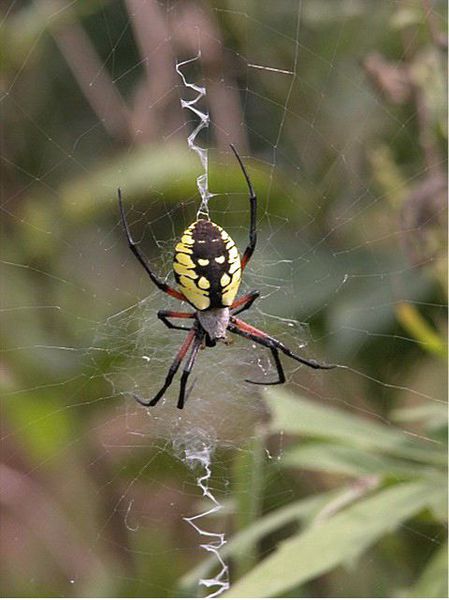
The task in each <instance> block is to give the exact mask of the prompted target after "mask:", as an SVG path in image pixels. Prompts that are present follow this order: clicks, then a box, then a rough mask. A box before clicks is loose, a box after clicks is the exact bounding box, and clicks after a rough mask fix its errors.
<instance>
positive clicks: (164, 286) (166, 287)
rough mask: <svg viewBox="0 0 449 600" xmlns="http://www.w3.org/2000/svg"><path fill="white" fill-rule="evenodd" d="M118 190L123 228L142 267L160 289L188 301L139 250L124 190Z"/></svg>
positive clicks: (130, 247) (130, 246)
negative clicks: (123, 200)
mask: <svg viewBox="0 0 449 600" xmlns="http://www.w3.org/2000/svg"><path fill="white" fill-rule="evenodd" d="M117 192H118V205H119V208H120V216H121V219H122V224H123V229H124V230H125V234H126V239H127V240H128V246H129V249H130V250H131V252H132V253H133V254H134V256H135V257H136V258H137V260H138V261H139V262H140V264H141V265H142V267H143V268H144V269H145V271H146V272H147V274H148V275H149V277H150V279H151V281H152V282H153V283H154V284H155V285H156V286H157V287H158V288H159V289H160V290H162V291H163V292H165V293H166V294H168V295H169V296H172V297H173V298H177V299H178V300H186V301H187V298H186V297H185V296H184V294H182V293H181V292H178V291H177V290H175V289H173V288H172V287H170V286H169V285H168V284H167V283H165V282H164V281H162V280H161V279H160V278H159V277H158V276H157V275H155V273H153V271H152V270H151V268H150V267H149V265H148V263H147V261H146V259H145V257H144V255H143V254H142V252H141V251H140V250H139V247H138V245H137V244H136V242H135V241H134V240H133V238H132V236H131V231H130V229H129V225H128V221H127V220H126V215H125V209H124V208H123V202H122V192H121V190H120V188H119V189H118V190H117Z"/></svg>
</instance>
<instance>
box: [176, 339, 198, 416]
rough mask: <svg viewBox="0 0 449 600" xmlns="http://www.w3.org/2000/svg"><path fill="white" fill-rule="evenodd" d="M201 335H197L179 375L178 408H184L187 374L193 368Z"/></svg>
mask: <svg viewBox="0 0 449 600" xmlns="http://www.w3.org/2000/svg"><path fill="white" fill-rule="evenodd" d="M202 337H203V336H197V337H196V339H195V341H194V342H193V345H192V350H191V351H190V356H189V358H188V359H187V362H186V365H185V367H184V371H183V372H182V375H181V387H180V389H179V398H178V408H184V402H185V396H186V385H187V380H188V378H189V375H190V373H191V371H192V369H193V365H194V364H195V360H196V357H197V356H198V350H199V349H200V347H201V342H202V341H203V340H202Z"/></svg>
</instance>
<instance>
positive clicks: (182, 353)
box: [133, 328, 197, 406]
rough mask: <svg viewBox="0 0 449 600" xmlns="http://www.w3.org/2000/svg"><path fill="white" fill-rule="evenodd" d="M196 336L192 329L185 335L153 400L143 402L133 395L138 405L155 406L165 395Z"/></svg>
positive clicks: (194, 330)
mask: <svg viewBox="0 0 449 600" xmlns="http://www.w3.org/2000/svg"><path fill="white" fill-rule="evenodd" d="M196 336H197V332H196V329H195V328H192V329H191V330H190V333H189V334H188V335H187V337H186V339H185V340H184V342H183V344H182V346H181V348H180V349H179V350H178V352H177V354H176V356H175V359H174V361H173V363H172V365H171V367H170V368H169V370H168V373H167V377H166V378H165V383H164V385H163V386H162V387H161V389H160V390H159V391H158V393H157V394H156V395H155V396H154V398H152V399H151V400H143V399H142V398H139V396H138V395H137V394H133V396H134V399H135V400H137V402H138V403H139V404H142V406H155V405H156V404H157V403H158V402H159V400H160V399H161V398H162V396H163V395H164V394H165V392H166V390H167V389H168V388H169V387H170V384H171V382H172V381H173V377H174V376H175V374H176V371H177V370H178V369H179V365H180V364H181V362H182V361H183V359H184V357H185V355H186V354H187V352H188V350H189V348H190V346H191V344H192V342H193V340H194V339H195V337H196Z"/></svg>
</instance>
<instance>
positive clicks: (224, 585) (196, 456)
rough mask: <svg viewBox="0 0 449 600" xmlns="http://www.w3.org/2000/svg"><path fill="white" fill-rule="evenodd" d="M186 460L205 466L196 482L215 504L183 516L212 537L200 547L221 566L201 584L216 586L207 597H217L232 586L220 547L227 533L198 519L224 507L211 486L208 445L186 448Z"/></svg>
mask: <svg viewBox="0 0 449 600" xmlns="http://www.w3.org/2000/svg"><path fill="white" fill-rule="evenodd" d="M185 460H186V462H187V463H188V464H189V465H190V466H191V467H193V466H196V465H197V464H199V465H200V466H201V467H202V468H203V470H204V473H203V475H200V476H199V477H197V480H196V483H197V485H198V487H199V488H200V489H201V491H202V493H203V496H205V497H206V498H208V499H209V500H210V501H211V502H212V504H213V506H212V507H211V508H210V509H208V510H206V511H204V512H202V513H200V514H199V515H194V516H192V517H183V519H184V521H187V523H189V525H191V526H192V527H193V528H194V529H195V531H197V533H199V535H201V536H204V537H207V538H210V539H211V541H209V542H206V543H204V544H200V548H203V549H204V550H206V552H210V553H212V554H213V555H214V556H215V557H216V559H217V561H218V563H219V566H220V571H219V572H218V573H217V575H215V577H210V578H208V579H200V580H199V585H203V586H204V587H206V588H208V589H209V588H212V587H216V588H217V589H216V590H214V591H212V592H211V593H210V594H208V595H207V596H206V598H217V597H218V596H220V595H221V594H222V593H223V592H226V591H227V590H229V588H230V582H229V567H228V565H227V564H226V563H225V561H224V560H223V558H222V557H221V554H220V549H221V548H222V547H223V546H224V545H225V544H226V538H225V534H224V533H217V532H214V531H208V530H206V529H202V528H201V527H200V526H199V525H197V524H196V521H197V520H199V519H202V518H204V517H207V516H209V515H213V514H214V513H216V512H218V511H220V510H221V509H222V508H223V507H222V505H221V504H220V503H219V502H218V500H217V499H216V498H215V496H214V495H213V493H212V492H211V490H210V488H209V481H210V477H211V474H212V470H211V457H210V449H209V448H207V447H205V448H203V449H195V450H188V449H185Z"/></svg>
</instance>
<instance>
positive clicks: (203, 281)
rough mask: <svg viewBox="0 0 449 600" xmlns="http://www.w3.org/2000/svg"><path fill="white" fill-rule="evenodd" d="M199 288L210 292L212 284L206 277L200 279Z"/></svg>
mask: <svg viewBox="0 0 449 600" xmlns="http://www.w3.org/2000/svg"><path fill="white" fill-rule="evenodd" d="M198 287H200V288H201V289H203V290H208V289H209V288H210V282H209V281H208V280H207V279H206V278H205V277H200V278H199V280H198Z"/></svg>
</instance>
